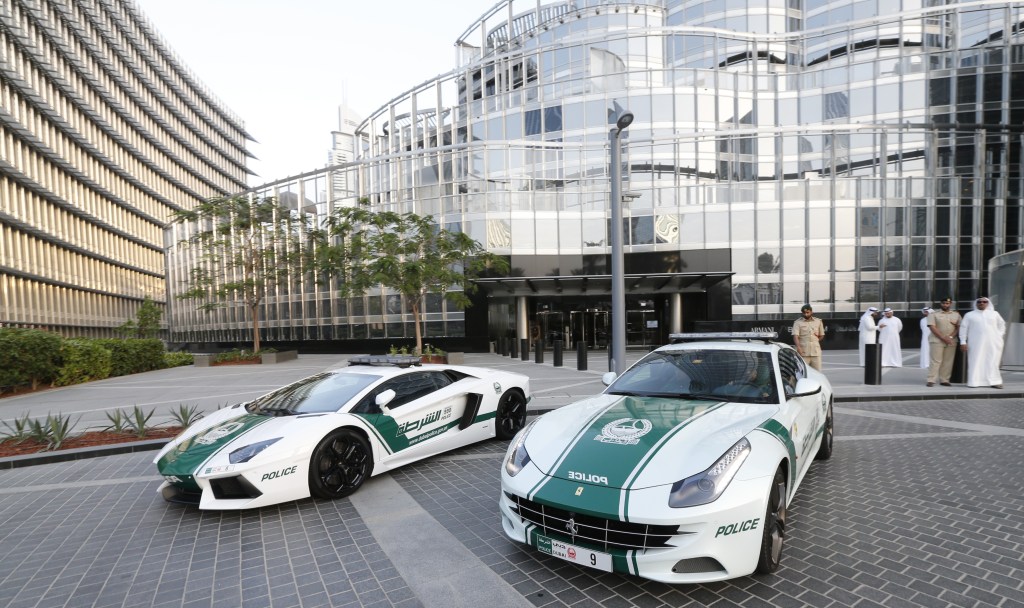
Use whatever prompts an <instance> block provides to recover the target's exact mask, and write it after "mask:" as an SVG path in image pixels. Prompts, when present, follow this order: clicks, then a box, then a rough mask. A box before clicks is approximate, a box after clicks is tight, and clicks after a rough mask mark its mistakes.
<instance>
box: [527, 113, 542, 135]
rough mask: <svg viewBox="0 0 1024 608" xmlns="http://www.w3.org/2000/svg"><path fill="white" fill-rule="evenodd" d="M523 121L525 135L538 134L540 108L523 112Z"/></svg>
mask: <svg viewBox="0 0 1024 608" xmlns="http://www.w3.org/2000/svg"><path fill="white" fill-rule="evenodd" d="M523 120H524V121H525V123H524V124H525V128H526V135H540V132H541V125H540V110H527V111H526V112H525V113H524V114H523Z"/></svg>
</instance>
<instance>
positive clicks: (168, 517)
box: [0, 454, 422, 608]
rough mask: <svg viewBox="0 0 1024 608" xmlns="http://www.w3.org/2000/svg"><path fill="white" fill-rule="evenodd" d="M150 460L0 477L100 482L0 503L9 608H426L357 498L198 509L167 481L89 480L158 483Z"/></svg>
mask: <svg viewBox="0 0 1024 608" xmlns="http://www.w3.org/2000/svg"><path fill="white" fill-rule="evenodd" d="M151 458H152V454H141V455H140V454H126V455H123V456H109V457H105V458H98V459H92V460H90V461H81V462H76V463H60V464H54V465H44V466H39V467H31V468H29V469H21V470H18V469H16V470H14V471H11V472H6V471H5V472H2V473H0V489H3V488H11V487H13V485H12V482H14V481H16V479H17V480H18V483H19V484H23V485H25V483H26V481H29V482H30V481H31V479H28V478H26V475H25V473H26V471H30V470H31V471H34V472H35V473H37V474H38V475H39V477H40V478H41V479H44V480H46V483H55V482H57V481H58V480H59V481H65V482H72V484H73V483H74V481H73V480H75V479H76V478H77V479H83V478H85V477H89V478H90V479H94V480H97V481H95V482H94V483H93V484H92V485H90V486H86V487H73V488H71V489H56V490H49V489H47V490H35V491H27V492H20V493H6V494H0V606H9V607H10V608H16V607H22V606H24V607H28V606H38V607H50V606H54V607H56V606H67V607H77V606H83V607H84V606H204V607H220V606H223V607H225V608H228V607H238V606H245V607H246V608H250V607H252V608H258V607H260V606H274V607H275V608H277V607H287V606H302V607H311V606H346V607H348V606H351V607H367V608H370V607H373V608H378V607H380V608H384V607H391V606H395V607H401V608H413V607H417V606H422V604H421V603H420V601H419V600H418V599H416V598H414V597H413V596H412V593H411V592H410V591H409V589H408V586H407V585H406V583H405V581H404V580H403V579H402V577H401V576H400V575H399V574H398V572H397V571H396V570H395V568H394V567H393V566H392V564H391V562H390V561H389V560H388V558H387V557H386V556H385V555H384V553H383V552H382V551H381V550H380V548H379V547H378V545H377V543H376V541H375V540H374V539H373V537H372V536H371V535H370V534H369V532H368V531H367V528H366V526H365V525H364V524H363V522H362V520H361V519H360V517H359V515H358V513H357V512H356V510H355V509H354V508H353V506H352V504H351V502H349V501H348V500H339V501H335V502H320V501H313V500H304V501H299V502H295V503H288V504H284V505H279V506H275V507H267V508H264V509H259V510H255V511H244V512H217V511H199V510H198V509H194V508H190V507H183V506H179V505H170V504H167V503H166V502H164V500H163V499H162V498H160V497H159V496H158V495H157V493H156V488H157V487H158V485H159V480H158V479H154V480H153V481H149V482H147V481H141V482H133V483H105V482H104V481H102V480H99V479H101V478H97V477H96V476H95V475H87V473H89V472H90V471H89V467H88V465H87V463H92V465H93V466H94V467H96V470H97V471H102V472H104V473H105V474H107V475H111V476H114V475H117V471H121V474H122V475H127V476H134V475H135V474H137V473H139V472H140V467H141V468H142V469H144V470H145V472H147V473H149V474H152V473H154V472H155V470H154V469H153V465H152V464H151V463H150V462H149V460H150V459H151ZM55 469H56V470H57V471H60V472H57V471H55ZM103 479H105V478H103Z"/></svg>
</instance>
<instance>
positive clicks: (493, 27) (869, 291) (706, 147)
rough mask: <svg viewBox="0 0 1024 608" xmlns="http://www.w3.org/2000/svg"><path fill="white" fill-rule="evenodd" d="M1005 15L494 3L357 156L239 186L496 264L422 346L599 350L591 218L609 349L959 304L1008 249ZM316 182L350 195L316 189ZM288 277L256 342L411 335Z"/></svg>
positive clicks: (1023, 50) (382, 114) (900, 8)
mask: <svg viewBox="0 0 1024 608" xmlns="http://www.w3.org/2000/svg"><path fill="white" fill-rule="evenodd" d="M1022 27H1024V2H1007V1H986V0H980V1H972V2H957V1H955V0H856V1H854V0H650V1H646V2H644V1H641V2H615V1H608V0H600V1H596V0H576V1H573V2H544V1H537V0H529V1H526V0H513V1H509V2H501V3H499V4H497V5H495V6H494V7H492V8H491V9H490V10H488V11H487V12H485V13H484V14H483V15H482V16H481V17H480V18H479V19H478V20H477V21H475V22H474V23H472V24H471V25H470V27H469V28H467V30H466V31H465V33H464V34H463V35H462V36H461V37H460V38H459V40H458V41H457V43H456V47H457V49H458V54H459V57H460V59H459V61H458V66H457V67H456V68H455V69H454V70H453V71H451V72H449V73H447V74H445V75H442V76H439V77H437V78H436V79H433V80H431V81H428V82H425V83H423V84H421V85H419V86H417V87H415V88H413V89H411V90H409V91H407V92H406V93H403V94H401V95H399V96H397V97H395V98H394V99H393V100H392V101H391V102H389V103H388V104H386V105H385V106H383V107H381V108H379V109H378V110H377V111H376V112H374V113H372V114H371V115H370V116H369V117H368V118H367V119H366V120H365V121H364V122H363V123H362V124H361V125H360V127H359V129H358V135H359V137H360V140H361V147H362V151H361V154H360V156H359V158H358V159H357V160H356V161H354V162H352V163H348V164H344V165H339V166H335V167H331V168H329V169H327V170H324V171H319V172H314V173H311V174H308V175H306V176H300V177H298V178H295V179H290V180H284V181H281V182H277V183H273V184H268V185H266V186H264V187H261V188H259V189H257V190H258V192H260V193H261V194H277V195H279V196H281V195H288V196H295V197H298V198H299V199H300V200H302V201H303V204H302V205H301V206H302V208H303V209H305V210H308V212H311V213H320V214H322V213H326V212H328V211H329V210H330V209H331V208H332V207H333V206H334V205H344V204H351V202H352V201H353V200H354V199H355V197H356V196H365V197H368V198H369V199H370V200H371V202H372V203H373V204H374V205H375V206H377V207H378V208H381V209H384V208H386V209H392V210H397V211H403V212H404V211H412V212H416V213H419V214H423V215H432V216H433V217H434V218H436V220H437V221H438V223H439V225H442V226H444V227H446V228H448V229H455V230H461V231H464V232H466V233H467V234H469V235H470V236H471V237H473V238H474V239H476V240H477V241H479V242H480V243H482V244H484V245H485V246H486V248H487V249H488V250H489V251H492V252H494V253H496V254H500V255H504V256H507V257H508V258H509V260H510V262H511V266H512V269H513V270H512V272H511V276H509V277H505V278H491V279H487V280H484V281H482V282H481V286H482V287H483V290H482V291H483V292H484V293H485V294H486V298H484V297H481V298H480V301H481V305H479V306H474V307H473V308H470V309H468V310H467V311H465V312H463V311H458V310H449V309H447V308H446V304H445V303H443V302H440V301H435V302H434V303H433V307H432V308H431V310H429V311H428V316H427V331H428V335H431V336H453V337H459V336H463V337H464V338H465V339H466V341H468V342H475V343H476V344H478V345H479V344H481V343H483V342H482V341H483V340H494V339H495V338H497V337H500V336H509V337H518V338H524V337H527V338H535V337H540V338H543V339H545V340H548V341H550V340H552V339H554V338H561V339H563V340H568V341H570V342H575V341H578V340H584V341H586V342H588V343H589V344H591V345H593V346H601V345H602V341H603V339H604V336H605V333H606V330H607V328H606V326H607V323H608V311H609V307H610V296H609V290H610V287H609V285H610V280H609V273H610V264H609V256H610V254H611V250H610V246H609V234H610V229H609V222H610V217H611V213H610V207H609V205H610V204H621V205H622V209H623V227H624V234H625V244H624V251H625V275H626V290H627V305H626V307H627V310H628V312H627V317H628V321H627V322H628V327H627V333H628V340H629V342H630V344H633V345H650V344H657V343H662V342H663V341H664V340H665V339H666V336H667V333H668V332H669V331H673V330H678V329H689V328H691V327H693V326H694V324H696V323H698V322H701V321H723V322H725V321H752V320H781V319H787V318H788V319H792V318H795V317H796V316H798V311H799V308H800V306H801V305H803V304H804V303H806V302H810V303H811V304H812V305H813V306H814V309H815V313H816V314H818V315H819V316H824V317H826V318H831V319H843V318H847V319H855V318H856V317H857V316H859V313H860V311H862V310H863V309H864V308H866V307H867V306H872V305H874V306H880V305H884V306H889V307H892V308H894V309H896V310H897V311H916V310H919V309H920V308H921V307H922V306H924V305H928V304H931V303H933V302H934V301H935V300H936V299H937V298H939V297H944V296H946V295H949V294H952V295H953V297H954V298H961V299H964V300H966V299H968V298H973V297H974V295H976V294H977V293H978V291H979V289H981V287H982V286H983V285H985V281H986V278H987V272H988V271H987V260H989V259H991V258H993V257H994V256H997V255H1000V254H1003V253H1005V252H1008V251H1012V250H1016V249H1019V248H1021V247H1022V242H1021V241H1022V234H1024V218H1022V214H1021V198H1020V197H1021V191H1022V181H1024V176H1022V171H1021V147H1022V137H1024V133H1022V125H1024V35H1022V34H1021V28H1022ZM626 111H629V112H631V113H632V114H633V115H634V116H635V120H634V122H633V123H632V125H631V126H629V127H628V129H626V130H625V131H623V132H622V134H621V137H622V142H623V147H622V161H623V162H622V175H623V186H622V190H623V192H625V193H626V194H625V195H624V196H623V200H622V201H612V202H611V203H610V201H609V197H610V194H609V193H610V190H611V188H610V185H609V175H610V171H609V158H610V153H609V152H610V151H609V130H610V129H611V128H613V126H614V125H615V122H616V120H617V118H618V117H619V116H620V115H622V113H624V112H626ZM339 175H344V176H345V183H346V184H348V185H349V188H350V189H351V190H353V191H354V192H353V196H350V197H346V196H337V195H336V194H332V193H335V192H336V191H335V190H334V189H333V188H332V187H331V186H330V184H331V183H333V181H332V180H336V179H338V177H337V176H339ZM297 208H298V206H297ZM177 255H178V256H179V258H180V259H182V260H183V259H185V258H186V257H187V253H185V252H179V253H178V254H177ZM299 283H300V281H298V279H297V282H296V285H295V286H294V289H293V290H291V291H289V292H288V293H275V294H271V297H270V298H269V299H268V300H267V304H266V306H267V308H266V316H265V318H266V319H267V320H268V323H267V332H268V335H267V336H266V337H267V338H268V339H270V340H275V339H277V340H317V339H319V340H327V339H333V340H336V339H362V338H388V339H396V338H401V337H403V336H410V335H412V334H411V331H410V328H409V320H410V319H409V316H408V315H407V314H405V313H404V308H403V305H402V302H401V301H400V299H398V298H397V296H394V295H389V294H386V293H381V294H369V295H368V296H367V297H366V298H357V299H355V300H352V301H340V300H338V299H337V298H335V297H333V296H332V291H331V288H330V286H328V285H312V284H310V285H302V284H299ZM172 289H173V287H172ZM175 314H176V315H177V317H176V320H175V322H174V325H175V328H178V327H180V328H182V333H181V334H180V337H181V338H183V339H186V338H187V339H189V340H204V339H219V340H241V339H245V338H244V335H245V332H246V328H245V324H244V323H238V322H237V321H235V320H234V319H233V318H231V317H229V316H224V317H221V318H220V319H204V318H201V317H199V316H197V315H196V313H192V312H190V311H188V310H186V309H185V308H184V307H179V308H177V309H176V312H175ZM228 314H229V313H225V315H228Z"/></svg>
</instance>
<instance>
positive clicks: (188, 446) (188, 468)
mask: <svg viewBox="0 0 1024 608" xmlns="http://www.w3.org/2000/svg"><path fill="white" fill-rule="evenodd" d="M268 420H270V417H269V416H257V415H255V414H245V415H243V416H240V417H238V418H232V419H231V420H228V421H226V422H222V423H220V424H218V425H215V426H213V427H210V428H208V429H206V430H205V431H202V432H201V433H197V434H196V435H194V436H192V437H189V438H188V439H186V440H185V441H182V442H181V443H180V444H178V445H176V446H175V447H174V449H172V450H170V451H168V452H167V453H166V454H164V455H163V456H161V457H160V460H158V461H157V469H158V470H159V471H160V474H161V475H164V476H171V477H178V478H179V479H180V478H182V477H183V476H192V475H195V473H196V472H197V471H198V470H199V469H200V468H201V467H202V465H203V464H204V463H205V462H206V461H208V460H209V459H210V458H212V457H213V456H214V455H216V454H217V453H218V452H220V451H221V450H223V449H224V448H225V447H226V446H227V445H228V444H229V443H231V442H232V441H234V440H235V439H237V438H238V437H240V436H241V435H244V434H245V433H248V432H249V431H251V430H252V429H254V428H256V427H257V426H259V425H261V424H263V423H265V422H267V421H268Z"/></svg>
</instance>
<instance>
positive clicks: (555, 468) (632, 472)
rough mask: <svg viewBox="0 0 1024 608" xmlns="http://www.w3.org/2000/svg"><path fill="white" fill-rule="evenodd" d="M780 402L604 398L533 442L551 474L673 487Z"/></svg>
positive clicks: (553, 421) (544, 429)
mask: <svg viewBox="0 0 1024 608" xmlns="http://www.w3.org/2000/svg"><path fill="white" fill-rule="evenodd" d="M777 409H778V406H775V405H763V404H762V405H758V404H746V403H727V402H721V401H708V400H694V399H675V398H662V397H624V396H619V395H599V396H597V397H593V398H590V399H587V400H585V401H581V402H579V403H576V404H574V405H571V406H567V407H564V408H560V409H558V410H555V411H554V412H551V413H549V414H547V415H545V416H543V417H542V418H541V419H539V420H538V421H537V423H536V424H535V425H534V428H533V429H532V430H531V431H530V434H529V436H528V437H527V439H526V450H527V452H529V454H530V458H531V460H532V461H533V463H534V464H535V465H536V466H537V467H538V468H540V469H541V471H543V472H544V473H545V474H547V475H549V476H551V477H554V478H557V479H562V480H566V481H571V482H573V483H577V484H578V483H587V484H592V485H597V486H604V487H607V488H631V489H640V488H645V487H651V486H657V485H664V484H671V483H675V482H676V481H679V480H680V479H683V478H684V477H687V476H689V475H692V474H695V473H699V472H701V471H703V470H704V469H706V468H708V467H709V466H711V465H712V464H713V463H714V462H715V461H716V460H717V459H718V458H719V457H720V456H721V455H722V454H723V453H725V451H726V450H728V449H729V448H730V447H731V446H732V445H733V444H734V443H736V442H737V441H739V440H740V438H742V437H743V436H745V435H746V434H747V433H749V432H750V431H752V430H753V429H755V428H756V427H757V426H758V425H760V424H761V423H763V422H764V421H765V420H767V419H768V418H770V417H771V416H772V414H774V413H775V411H776V410H777Z"/></svg>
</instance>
